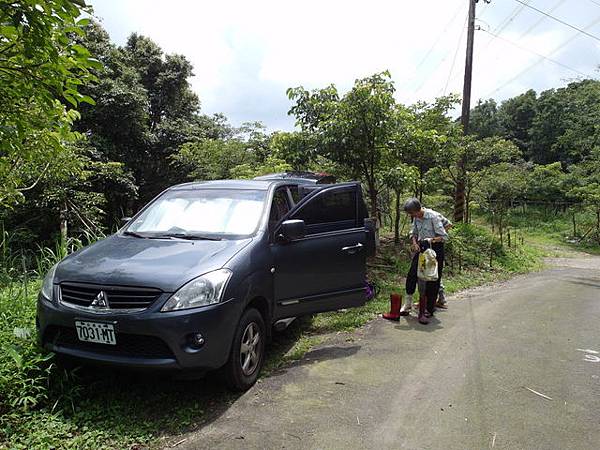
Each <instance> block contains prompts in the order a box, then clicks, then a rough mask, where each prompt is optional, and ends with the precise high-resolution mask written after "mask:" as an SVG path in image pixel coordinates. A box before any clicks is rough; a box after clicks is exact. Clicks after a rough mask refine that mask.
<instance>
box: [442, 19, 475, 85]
mask: <svg viewBox="0 0 600 450" xmlns="http://www.w3.org/2000/svg"><path fill="white" fill-rule="evenodd" d="M468 19H469V17H468V16H467V17H466V18H465V23H464V24H463V27H462V31H461V33H460V37H459V38H458V44H457V45H456V50H455V52H454V58H452V65H451V66H450V73H448V79H447V80H446V85H445V86H444V95H446V90H447V89H448V83H449V82H450V77H451V76H452V72H454V65H455V64H456V56H457V55H458V50H459V49H460V44H461V42H462V38H463V36H464V34H465V26H466V25H467V20H468Z"/></svg>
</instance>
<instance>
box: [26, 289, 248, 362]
mask: <svg viewBox="0 0 600 450" xmlns="http://www.w3.org/2000/svg"><path fill="white" fill-rule="evenodd" d="M162 303H163V302H162V301H159V302H157V305H155V306H154V307H151V308H149V309H148V310H145V311H141V312H137V313H119V312H117V311H115V312H114V313H102V314H96V313H93V312H88V311H81V310H77V309H72V308H70V307H67V306H64V305H62V304H57V303H56V302H52V303H51V302H48V301H47V300H46V299H43V298H39V299H38V304H37V305H38V306H37V317H38V320H37V326H38V336H39V339H40V341H41V344H42V345H43V347H44V348H46V349H48V350H50V351H53V352H56V353H60V354H64V355H69V356H74V357H77V358H81V359H85V360H89V361H92V362H96V363H104V364H111V365H116V366H121V367H130V368H165V369H199V370H212V369H217V368H219V367H221V366H223V365H224V364H225V363H226V362H227V358H228V356H229V352H230V349H231V343H232V340H233V334H234V332H235V327H236V326H237V323H238V321H239V318H240V316H241V313H242V308H241V305H240V303H241V302H238V301H236V300H235V299H232V300H228V301H226V302H222V303H218V304H216V305H211V306H207V307H204V308H198V309H192V310H187V311H176V312H167V313H162V312H160V311H159V308H160V306H161V305H162ZM75 320H87V321H96V322H109V323H112V324H114V327H115V333H116V340H117V344H116V345H114V346H113V345H107V344H95V343H86V342H81V341H79V339H78V338H77V333H76V331H75ZM193 333H201V334H202V335H203V336H204V339H205V343H204V345H203V346H202V347H200V348H195V347H193V346H192V345H191V342H190V340H189V336H190V335H191V334H193Z"/></svg>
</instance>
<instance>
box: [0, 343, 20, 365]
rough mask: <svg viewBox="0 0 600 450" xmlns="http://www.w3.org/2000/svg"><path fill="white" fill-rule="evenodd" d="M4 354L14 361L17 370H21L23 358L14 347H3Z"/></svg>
mask: <svg viewBox="0 0 600 450" xmlns="http://www.w3.org/2000/svg"><path fill="white" fill-rule="evenodd" d="M3 348H4V350H5V351H6V353H8V355H9V356H10V357H11V358H12V359H13V360H14V362H15V364H16V365H17V368H19V369H22V368H23V356H21V354H20V353H19V351H18V349H17V347H16V346H15V345H10V346H5V347H3Z"/></svg>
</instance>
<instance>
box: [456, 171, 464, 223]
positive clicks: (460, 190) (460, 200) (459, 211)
mask: <svg viewBox="0 0 600 450" xmlns="http://www.w3.org/2000/svg"><path fill="white" fill-rule="evenodd" d="M459 177H462V174H459ZM464 218H465V181H464V178H459V179H458V181H457V182H456V190H455V192H454V221H455V222H462V221H463V220H464Z"/></svg>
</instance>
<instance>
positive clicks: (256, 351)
mask: <svg viewBox="0 0 600 450" xmlns="http://www.w3.org/2000/svg"><path fill="white" fill-rule="evenodd" d="M259 362H260V328H259V327H258V324H257V323H256V322H250V323H249V324H248V325H247V326H246V329H245V330H244V334H243V335H242V345H241V347H240V364H241V367H242V372H243V373H244V375H246V376H249V375H252V374H253V373H254V372H255V371H256V368H257V367H258V363H259Z"/></svg>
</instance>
